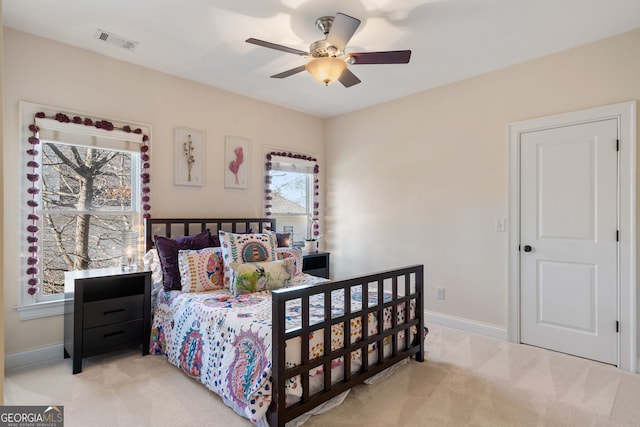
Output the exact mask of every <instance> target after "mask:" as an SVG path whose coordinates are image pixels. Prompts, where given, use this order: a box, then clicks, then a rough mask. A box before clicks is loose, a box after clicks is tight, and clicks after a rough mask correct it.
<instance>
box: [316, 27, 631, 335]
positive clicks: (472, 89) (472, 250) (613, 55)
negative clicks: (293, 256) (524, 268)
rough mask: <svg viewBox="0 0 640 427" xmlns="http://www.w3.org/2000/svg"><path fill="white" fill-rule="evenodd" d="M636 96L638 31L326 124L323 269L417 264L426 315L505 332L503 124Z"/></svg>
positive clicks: (338, 270)
mask: <svg viewBox="0 0 640 427" xmlns="http://www.w3.org/2000/svg"><path fill="white" fill-rule="evenodd" d="M398 72H399V73H401V70H399V71H398ZM636 99H640V30H638V31H634V32H630V33H626V34H623V35H620V36H618V37H614V38H610V39H606V40H603V41H600V42H597V43H593V44H589V45H585V46H582V47H579V48H576V49H572V50H569V51H566V52H562V53H559V54H556V55H552V56H548V57H544V58H541V59H538V60H534V61H530V62H527V63H523V64H521V65H517V66H513V67H509V68H506V69H502V70H499V71H496V72H492V73H488V74H485V75H482V76H479V77H476V78H472V79H469V80H465V81H462V82H459V83H456V84H452V85H448V86H444V87H440V88H437V89H434V90H430V91H426V92H423V93H419V94H416V95H413V96H409V97H405V98H403V99H400V100H397V101H395V102H390V103H387V104H383V105H379V106H376V107H372V108H369V109H366V110H361V111H358V112H355V113H352V114H346V115H342V116H340V117H335V118H332V119H329V120H328V121H327V127H326V134H327V136H326V138H327V140H326V142H327V148H326V150H327V165H328V166H327V177H328V181H327V206H328V210H327V217H326V222H327V224H329V229H328V233H329V239H328V240H327V243H328V245H329V246H328V248H329V249H330V250H333V252H332V264H333V266H334V267H335V268H334V273H335V274H336V275H339V276H348V275H351V274H354V273H359V272H363V271H370V270H371V269H380V268H386V267H394V266H400V265H405V264H409V263H424V265H425V278H426V297H427V299H426V308H427V310H430V311H432V312H436V313H438V314H440V315H445V316H452V317H454V318H461V319H466V320H469V321H471V322H476V323H478V324H481V325H489V326H495V327H497V328H498V329H503V330H506V327H507V253H506V249H507V243H508V242H507V234H506V233H498V232H496V231H495V221H496V219H498V218H506V217H507V208H508V200H507V185H508V175H507V166H508V163H507V161H508V159H507V137H506V135H507V131H506V126H507V125H508V124H509V123H510V122H514V121H518V120H524V119H529V118H535V117H540V116H546V115H552V114H556V113H562V112H568V111H574V110H580V109H586V108H589V107H595V106H601V105H608V104H613V103H618V102H623V101H630V100H636ZM365 177H366V178H365ZM436 287H444V288H445V300H444V301H437V300H436V299H435V288H436Z"/></svg>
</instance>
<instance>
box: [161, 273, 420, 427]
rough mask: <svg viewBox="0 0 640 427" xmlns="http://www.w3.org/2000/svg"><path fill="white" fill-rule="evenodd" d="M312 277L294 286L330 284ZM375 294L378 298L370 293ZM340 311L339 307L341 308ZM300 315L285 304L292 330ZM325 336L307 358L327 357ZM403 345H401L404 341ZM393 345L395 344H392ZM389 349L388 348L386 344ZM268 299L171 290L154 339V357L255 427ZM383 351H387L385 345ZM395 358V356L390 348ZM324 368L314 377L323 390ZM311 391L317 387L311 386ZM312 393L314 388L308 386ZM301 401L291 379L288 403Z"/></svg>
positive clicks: (264, 377) (319, 307)
mask: <svg viewBox="0 0 640 427" xmlns="http://www.w3.org/2000/svg"><path fill="white" fill-rule="evenodd" d="M325 280H326V279H321V278H318V277H314V276H309V275H303V276H302V277H301V278H300V279H296V281H295V283H292V285H299V284H308V283H310V282H311V283H318V282H321V281H325ZM370 292H373V290H372V291H370ZM343 300H344V294H343V293H341V292H338V291H336V292H334V293H333V295H332V305H334V304H335V307H336V308H332V311H333V313H332V317H335V316H339V315H341V312H342V306H343V304H342V301H343ZM361 300H362V293H361V292H359V291H358V290H357V289H356V288H355V287H354V288H353V291H352V302H351V304H352V311H355V310H358V309H359V308H360V306H361V303H362V301H361ZM376 303H377V294H376V293H375V292H373V293H370V294H369V304H370V305H371V304H376ZM338 307H339V308H338ZM310 308H311V309H310V316H311V317H310V324H314V323H317V322H320V321H322V320H323V318H324V307H323V301H322V299H321V297H320V296H319V295H318V299H317V300H314V299H311V300H310ZM410 313H411V314H410V317H413V306H412V307H410ZM391 317H392V313H391V310H390V309H389V310H385V312H384V328H385V329H386V328H390V327H391V320H392V319H391ZM300 322H301V310H300V306H299V304H298V305H296V304H295V303H292V302H289V303H288V304H287V323H286V325H287V329H290V328H295V327H296V326H299V325H300ZM402 322H404V310H399V313H398V323H402ZM377 328H378V325H377V319H376V316H374V315H373V314H371V315H370V316H369V321H368V329H369V334H370V335H371V334H375V333H376V332H377ZM361 335H362V322H361V318H356V319H353V320H352V321H351V342H355V341H357V340H358V339H359V338H360V337H361ZM323 337H324V333H323V331H322V330H318V331H317V332H315V333H313V334H312V337H311V339H310V343H309V349H310V355H309V357H310V358H311V359H312V358H315V357H318V356H321V355H322V354H323V353H324V343H323ZM343 339H344V328H343V325H342V324H338V325H334V327H333V329H332V342H331V347H332V349H337V348H340V347H342V343H343ZM399 341H403V340H399ZM389 342H390V340H389ZM385 344H386V342H385ZM271 347H272V334H271V292H270V291H263V292H256V293H251V294H244V295H237V296H234V295H232V294H231V293H230V292H229V291H228V290H215V291H209V292H193V293H183V292H180V291H167V292H163V293H161V294H160V296H159V299H158V305H157V308H156V311H155V313H154V320H153V326H152V332H151V346H150V352H151V354H164V355H166V357H167V359H168V361H169V362H170V363H172V364H173V365H175V366H177V367H179V368H180V369H181V370H182V371H184V373H185V374H187V375H188V376H190V377H192V378H194V379H196V380H198V381H200V382H202V383H203V384H204V385H205V386H206V387H207V388H209V389H210V390H212V391H214V392H215V393H217V394H218V395H220V396H221V397H222V399H223V400H224V401H225V403H226V404H227V405H229V406H230V407H231V408H233V409H234V410H235V411H236V412H237V413H239V414H240V415H243V416H245V417H247V418H249V419H250V420H251V421H252V422H253V423H254V424H257V423H259V422H262V421H263V418H264V417H265V415H266V412H267V410H268V408H269V405H270V404H271V352H272V348H271ZM385 347H386V346H385ZM375 350H376V348H375V346H374V345H371V346H369V361H370V363H374V362H375V358H376V357H377V354H378V352H377V351H375ZM389 352H390V349H389ZM300 359H301V357H300V343H299V339H298V340H297V342H296V340H295V339H293V340H289V341H288V342H287V354H286V362H287V365H288V366H295V365H297V364H298V363H299V362H300ZM352 360H353V362H352V371H357V369H358V368H359V366H360V364H359V361H360V355H358V354H356V353H354V354H352ZM334 365H335V366H333V367H332V368H334V369H333V372H332V377H334V381H337V380H339V379H341V378H342V375H343V369H341V368H340V365H342V361H340V360H336V361H335V362H334ZM321 373H322V368H321V367H320V368H319V369H318V370H317V371H316V372H315V373H314V374H313V375H316V376H317V378H318V381H317V387H321V384H322V378H323V376H322V375H318V374H321ZM312 384H313V381H312ZM310 388H311V390H310V392H311V393H313V391H314V390H313V388H314V387H313V385H312V386H311V387H310ZM301 394H302V389H301V385H300V383H299V379H298V378H292V379H291V380H290V382H289V385H288V387H287V401H288V403H289V402H293V401H295V400H297V398H299V396H301Z"/></svg>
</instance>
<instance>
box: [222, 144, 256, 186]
mask: <svg viewBox="0 0 640 427" xmlns="http://www.w3.org/2000/svg"><path fill="white" fill-rule="evenodd" d="M250 165H251V140H250V139H247V138H241V137H238V136H230V135H227V136H226V137H225V155H224V187H225V188H239V189H242V190H246V189H248V188H249V171H250V170H251V166H250Z"/></svg>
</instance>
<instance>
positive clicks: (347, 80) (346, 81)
mask: <svg viewBox="0 0 640 427" xmlns="http://www.w3.org/2000/svg"><path fill="white" fill-rule="evenodd" d="M338 80H339V81H340V83H342V86H344V87H351V86H353V85H357V84H358V83H360V79H359V78H357V77H356V75H355V74H353V73H352V72H351V70H349V69H348V68H345V70H344V71H343V72H342V75H341V76H340V78H339V79H338Z"/></svg>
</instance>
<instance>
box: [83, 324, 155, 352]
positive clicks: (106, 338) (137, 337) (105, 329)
mask: <svg viewBox="0 0 640 427" xmlns="http://www.w3.org/2000/svg"><path fill="white" fill-rule="evenodd" d="M142 330H143V321H142V319H139V320H132V321H130V322H123V323H116V324H113V325H107V326H100V327H99V328H91V329H85V330H84V331H83V332H82V352H83V353H87V354H90V353H92V352H94V351H97V350H101V349H105V348H110V347H115V346H118V345H123V344H129V343H140V341H141V338H142Z"/></svg>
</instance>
